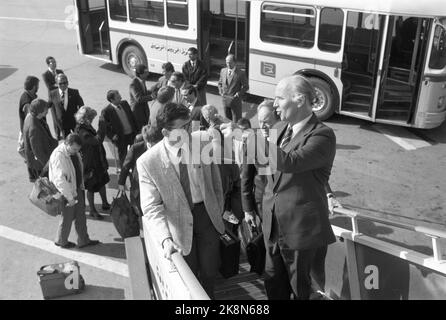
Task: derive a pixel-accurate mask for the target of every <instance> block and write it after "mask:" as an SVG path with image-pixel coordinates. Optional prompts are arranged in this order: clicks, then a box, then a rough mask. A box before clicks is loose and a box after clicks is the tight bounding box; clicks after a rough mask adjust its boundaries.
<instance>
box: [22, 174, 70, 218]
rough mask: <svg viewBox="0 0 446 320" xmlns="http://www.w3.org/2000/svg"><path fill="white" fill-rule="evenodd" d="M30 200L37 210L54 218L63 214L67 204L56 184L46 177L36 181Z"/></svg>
mask: <svg viewBox="0 0 446 320" xmlns="http://www.w3.org/2000/svg"><path fill="white" fill-rule="evenodd" d="M55 197H56V198H55ZM29 200H30V201H31V203H32V204H34V205H35V206H36V207H37V208H39V209H41V210H42V211H44V212H45V213H47V214H49V215H50V216H53V217H55V216H57V215H58V214H61V213H62V209H63V208H64V206H65V205H66V203H67V202H66V200H65V198H64V197H63V196H62V195H61V194H60V193H59V191H58V190H57V188H56V187H55V186H54V184H53V183H52V182H51V181H49V180H48V178H46V177H43V178H42V177H38V178H37V179H36V181H35V182H34V185H33V189H32V190H31V193H30V195H29Z"/></svg>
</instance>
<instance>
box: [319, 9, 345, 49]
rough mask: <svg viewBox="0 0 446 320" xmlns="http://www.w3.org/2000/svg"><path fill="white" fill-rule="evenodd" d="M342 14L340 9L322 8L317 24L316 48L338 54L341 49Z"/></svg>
mask: <svg viewBox="0 0 446 320" xmlns="http://www.w3.org/2000/svg"><path fill="white" fill-rule="evenodd" d="M343 24H344V12H343V11H342V10H341V9H335V8H323V9H322V10H321V19H320V24H319V40H318V44H317V46H318V47H319V49H320V50H322V51H328V52H338V51H339V50H340V49H341V41H342V25H343Z"/></svg>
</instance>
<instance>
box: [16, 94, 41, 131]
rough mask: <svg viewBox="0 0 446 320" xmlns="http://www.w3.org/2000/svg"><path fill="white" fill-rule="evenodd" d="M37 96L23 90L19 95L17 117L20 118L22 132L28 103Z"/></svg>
mask: <svg viewBox="0 0 446 320" xmlns="http://www.w3.org/2000/svg"><path fill="white" fill-rule="evenodd" d="M36 98H37V95H33V94H31V93H30V92H28V91H26V90H25V91H24V92H23V93H22V95H21V96H20V101H19V118H20V131H21V132H23V123H24V121H25V118H26V115H27V114H28V111H29V105H30V103H31V101H33V100H34V99H36Z"/></svg>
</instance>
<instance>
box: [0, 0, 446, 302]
mask: <svg viewBox="0 0 446 320" xmlns="http://www.w3.org/2000/svg"><path fill="white" fill-rule="evenodd" d="M72 12H73V11H72V1H70V0H57V1H56V0H46V1H37V0H26V1H25V0H3V1H1V2H0V30H2V32H1V33H0V61H1V62H0V108H1V115H0V119H1V121H0V188H1V189H0V288H1V289H0V299H42V294H41V292H40V287H39V283H38V280H37V276H36V272H37V271H38V270H39V268H40V267H41V266H43V265H46V264H51V263H58V262H64V261H68V260H71V259H78V260H79V261H80V266H81V274H82V275H83V277H84V278H85V281H86V283H87V290H86V291H85V292H84V293H83V294H81V295H76V296H70V297H67V298H66V299H126V298H128V296H127V292H128V289H129V287H128V286H129V282H128V278H127V276H126V268H125V264H126V261H125V248H124V244H123V242H122V239H120V237H119V235H118V234H117V232H116V230H115V229H114V227H113V224H112V223H111V221H110V217H109V216H107V217H106V219H105V220H104V221H96V220H91V219H88V232H89V234H90V236H91V238H93V239H99V240H100V241H101V242H102V244H100V245H98V246H95V247H91V248H88V249H82V250H80V249H73V250H66V249H60V248H55V247H54V248H53V247H52V246H51V242H52V241H53V240H54V237H55V232H56V228H57V224H58V221H57V218H53V217H50V216H47V215H45V214H44V213H42V212H39V211H38V210H37V209H36V208H35V207H34V206H33V205H32V204H31V203H30V202H29V200H28V199H27V198H28V194H29V192H30V191H31V188H32V185H31V184H30V183H29V181H28V177H27V171H26V166H25V164H24V163H23V160H22V159H21V158H20V156H19V155H18V153H17V152H16V147H17V136H18V131H19V119H18V112H17V109H18V100H19V97H20V95H21V93H22V91H23V82H24V79H25V78H26V76H27V75H35V76H38V77H39V78H41V74H42V73H43V72H44V71H45V70H46V64H45V58H46V57H47V56H49V55H51V56H54V57H55V58H56V60H57V63H58V67H59V68H61V69H63V70H64V72H65V73H66V74H67V76H68V79H69V85H70V87H73V88H76V89H79V92H80V94H81V96H82V97H83V99H84V101H85V104H86V105H88V106H90V107H92V108H94V109H96V110H97V111H98V112H100V110H101V109H102V108H103V107H104V106H105V105H106V97H105V95H106V92H107V90H109V89H117V90H119V91H120V92H121V95H122V96H123V98H124V99H128V98H129V96H128V85H129V82H130V80H129V78H128V77H127V76H126V75H125V74H124V73H123V72H122V70H121V69H120V68H119V67H118V66H114V65H111V64H106V63H104V62H101V61H98V60H92V59H90V58H87V57H83V56H81V55H80V54H79V53H78V51H77V47H76V41H77V40H76V33H75V30H74V29H72V26H71V24H70V23H69V21H70V19H71V15H72ZM155 78H156V77H154V79H155ZM38 94H39V97H41V98H44V99H46V98H47V90H46V87H45V85H44V83H43V81H41V83H40V90H39V92H38ZM207 97H208V101H209V103H212V104H214V105H216V107H217V108H218V109H219V110H220V113H221V114H222V108H221V103H220V99H219V97H218V96H217V95H216V94H215V90H209V92H208V95H207ZM254 108H255V106H254V105H250V104H246V105H245V109H244V115H247V116H248V117H249V118H250V119H251V120H252V124H253V126H254V127H255V126H257V120H256V119H255V112H253V110H254ZM50 118H51V115H49V117H48V121H49V123H50V124H52V119H50ZM326 124H327V125H328V126H330V127H332V128H333V129H334V131H335V134H336V137H337V154H336V159H335V163H334V166H333V171H332V176H331V179H330V183H331V186H332V189H333V190H334V191H335V194H336V196H337V197H338V199H339V200H340V201H341V203H342V204H343V205H344V206H346V207H348V208H351V209H354V210H357V211H360V212H364V213H368V214H370V215H374V216H379V217H387V218H391V219H395V220H398V221H403V222H407V223H412V224H417V225H424V226H430V227H435V228H439V229H442V230H445V229H446V215H445V208H446V201H445V199H446V197H445V195H444V190H446V179H445V172H446V146H445V143H446V124H443V125H442V126H440V127H438V128H436V129H432V130H414V129H407V128H401V127H394V126H387V125H377V124H373V123H370V122H367V121H363V120H358V119H353V118H349V117H345V116H338V115H335V116H334V117H333V118H331V119H330V120H329V121H327V122H326ZM93 125H94V126H96V125H97V119H95V122H93ZM50 127H52V126H50ZM392 137H393V138H392ZM110 173H111V182H110V183H109V185H108V187H107V196H108V199H109V202H111V201H112V199H113V197H114V196H115V195H116V193H117V190H116V175H115V174H114V173H115V170H114V168H111V169H110ZM96 206H97V208H98V209H99V208H100V199H99V196H98V195H97V196H96ZM332 223H333V224H335V225H339V226H346V227H349V225H348V221H347V219H345V218H342V217H338V216H335V217H333V218H332ZM359 228H360V231H361V232H364V233H366V234H370V235H372V236H375V237H378V238H383V239H387V240H388V241H391V242H393V243H397V244H401V245H404V246H407V247H410V248H413V249H416V250H419V251H422V252H426V253H429V252H430V251H429V250H430V241H429V239H427V238H426V237H424V236H422V235H419V234H414V233H409V232H406V231H401V230H398V229H395V228H392V227H388V226H383V225H379V224H376V223H372V222H366V221H364V222H360V224H359ZM70 241H73V242H75V241H76V239H75V233H74V230H73V232H72V234H71V236H70ZM445 247H446V246H445Z"/></svg>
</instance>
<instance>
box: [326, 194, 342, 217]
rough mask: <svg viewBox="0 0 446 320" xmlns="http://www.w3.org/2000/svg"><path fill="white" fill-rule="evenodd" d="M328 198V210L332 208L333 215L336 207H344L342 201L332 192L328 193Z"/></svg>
mask: <svg viewBox="0 0 446 320" xmlns="http://www.w3.org/2000/svg"><path fill="white" fill-rule="evenodd" d="M327 199H328V210H330V214H331V215H334V208H342V205H341V203H340V202H339V201H338V199H336V197H335V196H334V195H333V194H332V193H329V194H327Z"/></svg>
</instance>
